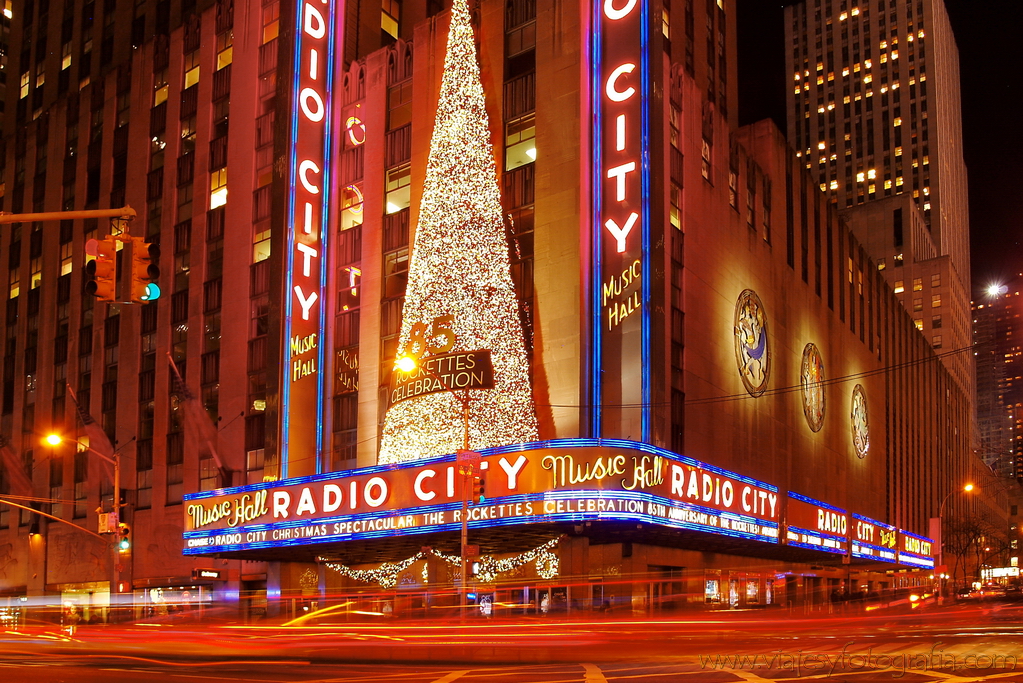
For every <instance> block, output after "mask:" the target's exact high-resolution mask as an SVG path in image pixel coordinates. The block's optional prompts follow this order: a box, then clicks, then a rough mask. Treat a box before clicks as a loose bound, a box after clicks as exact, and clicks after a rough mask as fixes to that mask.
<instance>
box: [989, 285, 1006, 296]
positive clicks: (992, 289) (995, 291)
mask: <svg viewBox="0 0 1023 683" xmlns="http://www.w3.org/2000/svg"><path fill="white" fill-rule="evenodd" d="M1008 291H1009V287H1008V286H1007V285H999V284H993V285H988V288H987V295H988V296H998V295H1000V294H1005V293H1007V292H1008Z"/></svg>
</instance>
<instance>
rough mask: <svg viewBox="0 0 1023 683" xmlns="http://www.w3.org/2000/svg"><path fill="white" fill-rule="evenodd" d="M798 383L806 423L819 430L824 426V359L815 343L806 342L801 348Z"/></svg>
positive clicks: (812, 429) (813, 429)
mask: <svg viewBox="0 0 1023 683" xmlns="http://www.w3.org/2000/svg"><path fill="white" fill-rule="evenodd" d="M799 384H800V386H801V387H802V388H803V415H805V416H806V424H808V425H810V431H814V432H819V431H820V430H821V427H823V426H824V407H825V399H824V359H823V358H821V352H820V351H819V350H818V349H817V345H816V344H807V345H806V346H805V347H804V348H803V363H802V366H801V367H800V371H799Z"/></svg>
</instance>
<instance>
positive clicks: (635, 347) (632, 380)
mask: <svg viewBox="0 0 1023 683" xmlns="http://www.w3.org/2000/svg"><path fill="white" fill-rule="evenodd" d="M648 5H649V0H594V5H593V18H592V36H591V42H590V49H591V74H590V78H591V86H590V95H591V102H592V107H593V113H594V129H593V162H594V166H593V226H592V229H591V236H592V249H593V251H592V261H593V277H592V283H591V287H592V299H591V308H592V322H591V327H592V335H593V345H592V348H593V351H592V353H593V364H592V367H593V374H592V376H591V383H592V391H593V396H594V400H593V401H592V403H593V404H594V407H593V411H592V413H591V421H592V425H593V433H594V434H595V435H607V436H614V435H618V434H640V435H641V438H642V440H644V441H646V440H649V438H650V410H649V405H650V402H651V388H650V387H651V382H650V366H649V359H650V307H649V301H650V286H651V284H650V277H649V273H650V271H651V257H650V234H651V230H650V201H649V195H650V149H649V148H650V136H649V129H650V105H649V98H650V68H649V45H648V43H649V23H650V21H649V6H648ZM623 405H633V406H644V407H642V408H639V409H638V410H637V409H631V410H628V411H626V410H623V409H621V408H618V407H611V406H623Z"/></svg>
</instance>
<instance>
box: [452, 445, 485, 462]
mask: <svg viewBox="0 0 1023 683" xmlns="http://www.w3.org/2000/svg"><path fill="white" fill-rule="evenodd" d="M482 457H483V456H481V455H480V454H479V453H477V452H476V451H463V450H461V449H459V451H458V453H457V457H456V462H459V463H463V462H467V463H471V464H473V465H476V464H478V463H479V461H480V458H482Z"/></svg>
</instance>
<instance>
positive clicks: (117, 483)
mask: <svg viewBox="0 0 1023 683" xmlns="http://www.w3.org/2000/svg"><path fill="white" fill-rule="evenodd" d="M43 441H44V442H45V443H46V444H48V445H50V446H59V445H60V444H62V443H64V442H65V441H67V442H69V443H73V444H75V445H76V446H78V447H81V448H84V449H85V450H87V451H89V452H90V453H94V454H95V455H98V456H99V457H101V458H103V459H104V460H106V461H107V462H109V463H110V464H111V465H113V466H114V500H113V508H114V510H113V512H114V526H115V528H116V529H120V528H121V527H120V521H121V507H122V503H121V456H120V454H119V453H118V452H117V451H116V450H115V451H114V452H113V457H110V456H109V455H107V454H106V453H101V452H100V451H97V450H96V449H95V448H92V447H90V446H89V445H88V444H84V443H82V442H81V441H79V440H77V439H65V438H64V437H62V436H61V435H60V434H56V433H53V434H47V435H46V437H45V438H44V439H43ZM109 527H110V525H109V523H108V528H109ZM125 528H126V527H125ZM114 536H115V539H116V540H115V542H114V544H113V558H112V564H113V578H112V580H111V582H110V596H111V601H112V600H113V596H114V595H115V594H116V593H117V592H118V587H117V586H118V584H119V583H120V581H121V569H120V555H119V553H120V552H122V551H124V550H127V548H124V547H123V542H122V541H123V540H126V539H123V538H122V536H123V535H122V534H117V533H115V534H114Z"/></svg>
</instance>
